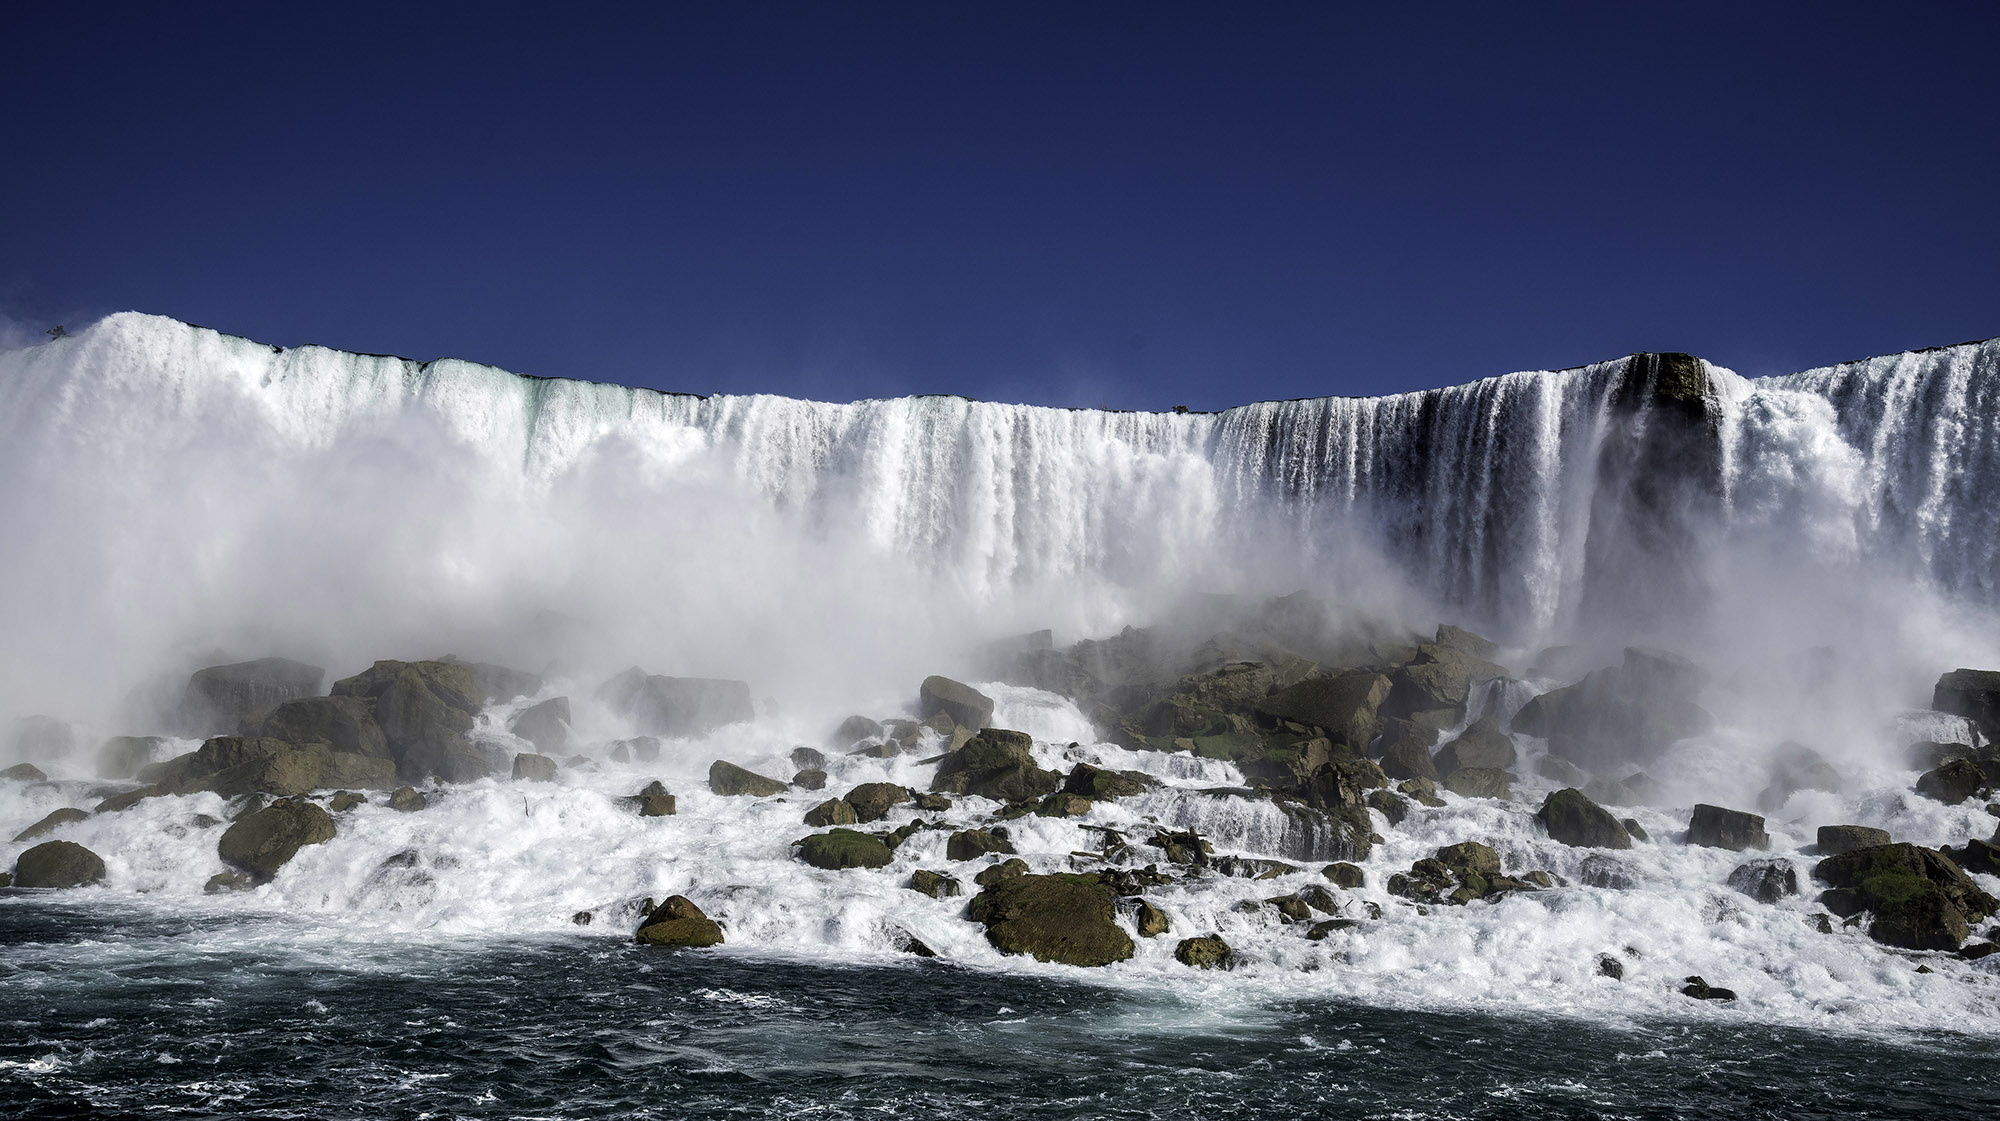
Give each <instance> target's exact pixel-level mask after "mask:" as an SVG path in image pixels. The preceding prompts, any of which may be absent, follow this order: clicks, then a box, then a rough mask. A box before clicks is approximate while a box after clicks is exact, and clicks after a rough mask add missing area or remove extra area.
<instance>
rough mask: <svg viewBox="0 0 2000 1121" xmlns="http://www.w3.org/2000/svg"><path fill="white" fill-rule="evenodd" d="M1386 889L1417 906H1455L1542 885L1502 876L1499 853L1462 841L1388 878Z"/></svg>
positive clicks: (1477, 844) (1473, 842)
mask: <svg viewBox="0 0 2000 1121" xmlns="http://www.w3.org/2000/svg"><path fill="white" fill-rule="evenodd" d="M1388 886H1389V892H1390V894H1392V895H1400V896H1403V897H1404V898H1406V899H1410V900H1413V901H1415V902H1418V903H1425V904H1445V905H1449V906H1458V905H1461V904H1465V903H1470V902H1472V901H1473V900H1475V899H1493V898H1497V897H1499V896H1502V895H1506V894H1508V893H1510V892H1516V891H1534V890H1537V889H1538V888H1539V887H1541V886H1542V885H1540V884H1538V883H1535V882H1533V881H1530V880H1527V879H1516V878H1514V877H1510V876H1504V875H1502V874H1501V872H1500V855H1499V854H1498V853H1496V852H1494V851H1493V850H1492V849H1491V848H1489V847H1488V846H1486V845H1483V844H1480V843H1479V842H1477V841H1463V842H1460V843H1459V844H1455V845H1446V846H1445V847H1443V848H1441V849H1439V850H1437V854H1436V855H1435V856H1433V857H1430V858H1427V859H1424V860H1419V861H1417V862H1416V863H1415V864H1413V865H1411V866H1410V870H1409V872H1407V873H1403V872H1398V873H1396V874H1395V875H1393V876H1391V877H1389V885H1388Z"/></svg>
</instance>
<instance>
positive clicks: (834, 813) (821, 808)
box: [805, 798, 856, 829]
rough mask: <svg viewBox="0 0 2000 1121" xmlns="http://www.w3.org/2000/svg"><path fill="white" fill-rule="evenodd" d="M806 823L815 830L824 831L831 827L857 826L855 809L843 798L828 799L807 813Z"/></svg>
mask: <svg viewBox="0 0 2000 1121" xmlns="http://www.w3.org/2000/svg"><path fill="white" fill-rule="evenodd" d="M805 823H806V824H807V825H810V826H812V827H813V828H814V829H824V828H826V827H827V826H829V825H853V824H855V823H856V822H855V817H854V807H853V806H851V805H849V804H848V803H847V802H846V801H845V800H844V799H841V798H828V799H827V800H826V801H824V802H821V803H820V804H819V805H817V806H814V807H813V808H812V809H809V810H807V811H806V817H805Z"/></svg>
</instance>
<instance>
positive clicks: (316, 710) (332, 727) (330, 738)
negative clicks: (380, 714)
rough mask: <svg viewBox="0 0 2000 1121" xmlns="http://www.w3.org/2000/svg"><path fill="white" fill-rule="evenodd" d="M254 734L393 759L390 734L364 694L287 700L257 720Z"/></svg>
mask: <svg viewBox="0 0 2000 1121" xmlns="http://www.w3.org/2000/svg"><path fill="white" fill-rule="evenodd" d="M256 734H257V735H259V736H262V737H265V738H268V739H276V740H283V741H285V742H286V743H294V744H310V743H323V744H325V745H326V746H327V749H328V750H329V751H342V752H346V753H347V754H349V755H362V756H366V757H368V758H371V759H393V758H395V755H394V753H393V752H391V751H390V750H389V738H388V737H387V736H386V735H384V734H383V732H382V726H381V725H380V724H378V723H376V720H375V704H374V702H373V701H371V700H369V699H368V698H366V697H306V698H304V699H302V700H296V701H287V702H285V703H284V704H281V705H279V706H278V707H276V708H274V709H272V710H271V711H270V712H269V713H268V714H266V715H265V716H264V718H263V719H262V720H260V721H257V724H256Z"/></svg>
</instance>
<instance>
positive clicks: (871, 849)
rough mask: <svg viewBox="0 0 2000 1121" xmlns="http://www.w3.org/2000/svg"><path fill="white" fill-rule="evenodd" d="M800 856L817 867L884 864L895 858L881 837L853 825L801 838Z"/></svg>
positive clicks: (854, 866)
mask: <svg viewBox="0 0 2000 1121" xmlns="http://www.w3.org/2000/svg"><path fill="white" fill-rule="evenodd" d="M799 859H800V860H803V861H805V862H806V863H807V864H810V865H812V866H813V867H815V868H825V869H828V870H830V871H838V870H840V869H843V868H882V867H886V866H887V865H888V864H889V862H890V861H892V860H894V859H895V854H894V853H892V852H890V851H889V846H888V845H886V844H883V843H882V838H880V837H877V836H875V835H874V834H872V833H858V832H856V831H854V830H852V829H830V830H828V831H827V832H825V833H815V834H813V835H812V836H810V837H807V838H806V839H805V840H803V841H801V842H799Z"/></svg>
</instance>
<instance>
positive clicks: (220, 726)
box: [180, 658, 326, 733]
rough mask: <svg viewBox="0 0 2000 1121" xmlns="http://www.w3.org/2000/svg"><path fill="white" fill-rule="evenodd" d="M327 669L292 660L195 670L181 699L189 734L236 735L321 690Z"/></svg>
mask: <svg viewBox="0 0 2000 1121" xmlns="http://www.w3.org/2000/svg"><path fill="white" fill-rule="evenodd" d="M324 680H326V671H325V670H324V669H321V668H320V667H318V666H309V665H306V664H305V663H304V662H294V661H292V660H291V659H289V658H259V659H257V660H255V661H251V662H235V663H232V664H230V665H226V666H209V667H208V668H206V669H200V670H196V671H195V672H194V675H193V676H192V677H190V678H189V679H188V684H187V690H186V692H185V693H184V694H183V695H182V697H181V713H180V722H181V724H182V726H183V727H184V728H186V729H187V730H188V731H191V732H195V733H202V732H236V731H240V730H242V729H244V728H245V727H246V726H248V725H250V724H252V723H254V722H255V721H256V719H257V718H258V717H261V716H262V715H263V714H264V713H266V712H269V711H270V710H272V709H274V708H276V707H278V706H279V705H281V704H284V703H285V702H286V701H293V700H298V699H300V698H302V697H310V696H312V695H313V694H315V693H318V692H319V686H320V682H322V681H324Z"/></svg>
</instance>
